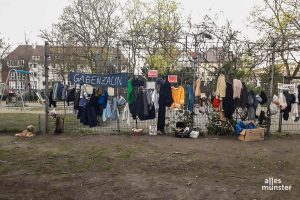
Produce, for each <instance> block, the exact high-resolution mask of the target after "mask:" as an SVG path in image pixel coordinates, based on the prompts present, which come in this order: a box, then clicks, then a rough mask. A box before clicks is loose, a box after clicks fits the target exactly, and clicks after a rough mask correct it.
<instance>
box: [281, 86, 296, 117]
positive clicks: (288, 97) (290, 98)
mask: <svg viewBox="0 0 300 200" xmlns="http://www.w3.org/2000/svg"><path fill="white" fill-rule="evenodd" d="M283 95H284V97H285V100H286V105H287V106H286V108H285V109H283V110H282V112H283V115H282V116H283V119H284V120H285V121H287V120H289V114H290V112H291V110H292V103H293V102H295V98H293V96H292V94H290V93H289V92H288V91H283Z"/></svg>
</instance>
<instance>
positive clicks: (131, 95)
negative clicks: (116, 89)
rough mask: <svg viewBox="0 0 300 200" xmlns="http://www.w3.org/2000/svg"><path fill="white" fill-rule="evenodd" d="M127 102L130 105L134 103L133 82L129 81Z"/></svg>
mask: <svg viewBox="0 0 300 200" xmlns="http://www.w3.org/2000/svg"><path fill="white" fill-rule="evenodd" d="M127 101H128V103H129V104H131V103H133V102H134V89H133V85H132V80H131V79H129V80H128V86H127Z"/></svg>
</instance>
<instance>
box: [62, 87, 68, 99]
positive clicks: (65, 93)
mask: <svg viewBox="0 0 300 200" xmlns="http://www.w3.org/2000/svg"><path fill="white" fill-rule="evenodd" d="M68 89H69V87H68V86H67V85H65V86H64V87H63V90H62V95H61V100H63V101H65V100H66V99H67V96H68V92H67V91H68Z"/></svg>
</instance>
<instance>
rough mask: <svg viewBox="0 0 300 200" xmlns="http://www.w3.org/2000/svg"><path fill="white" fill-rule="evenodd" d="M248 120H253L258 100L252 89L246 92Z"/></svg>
mask: <svg viewBox="0 0 300 200" xmlns="http://www.w3.org/2000/svg"><path fill="white" fill-rule="evenodd" d="M247 104H248V120H255V113H256V108H257V105H258V102H257V100H256V95H255V93H254V91H252V90H251V91H250V92H249V94H248V103H247Z"/></svg>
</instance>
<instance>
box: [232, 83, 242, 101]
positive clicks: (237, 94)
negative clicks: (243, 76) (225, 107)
mask: <svg viewBox="0 0 300 200" xmlns="http://www.w3.org/2000/svg"><path fill="white" fill-rule="evenodd" d="M242 89H243V85H242V82H241V81H240V80H238V79H233V99H236V98H237V99H240V98H241V91H242Z"/></svg>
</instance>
